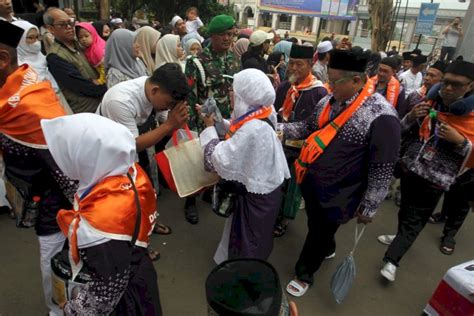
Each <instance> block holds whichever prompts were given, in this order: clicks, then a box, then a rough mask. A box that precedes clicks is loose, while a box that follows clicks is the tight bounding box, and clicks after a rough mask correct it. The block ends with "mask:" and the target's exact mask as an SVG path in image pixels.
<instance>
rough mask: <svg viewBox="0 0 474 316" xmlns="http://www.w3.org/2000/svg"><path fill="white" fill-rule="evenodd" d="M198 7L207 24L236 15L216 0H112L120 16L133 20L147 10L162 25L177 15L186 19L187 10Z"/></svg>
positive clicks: (113, 6)
mask: <svg viewBox="0 0 474 316" xmlns="http://www.w3.org/2000/svg"><path fill="white" fill-rule="evenodd" d="M189 7H197V8H198V9H199V15H200V17H201V19H202V20H203V21H204V22H205V23H206V22H209V21H210V20H211V19H212V17H214V16H216V15H219V14H228V15H234V12H233V10H232V8H231V7H228V6H223V5H221V4H219V3H217V1H216V0H197V1H196V0H148V1H144V0H135V1H128V0H112V8H113V9H114V11H116V12H117V13H118V14H120V15H122V16H123V17H125V18H127V19H129V20H130V19H131V17H132V16H133V13H134V12H135V11H136V10H138V9H145V10H146V11H147V12H148V13H150V14H152V15H154V16H155V17H156V18H157V19H158V20H159V21H160V22H161V23H162V25H165V24H166V23H168V22H170V21H171V19H172V18H173V16H174V15H175V14H179V15H180V16H181V17H183V18H185V13H186V9H187V8H189Z"/></svg>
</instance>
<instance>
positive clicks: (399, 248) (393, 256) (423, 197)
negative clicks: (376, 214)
mask: <svg viewBox="0 0 474 316" xmlns="http://www.w3.org/2000/svg"><path fill="white" fill-rule="evenodd" d="M400 189H401V193H402V201H401V207H400V211H399V212H398V230H397V236H396V237H395V239H394V240H393V242H392V244H391V245H390V246H389V247H388V249H387V252H386V253H385V257H384V261H385V262H391V263H393V264H394V265H396V266H398V264H399V262H400V260H401V259H402V257H403V256H404V255H405V253H406V252H407V251H408V249H410V247H411V246H412V245H413V243H414V242H415V240H416V238H417V237H418V234H419V233H420V232H421V231H422V230H423V228H424V227H425V225H426V223H428V219H429V218H430V216H431V214H432V213H433V211H434V209H435V208H436V205H437V204H438V202H439V199H440V198H441V196H442V195H443V190H441V189H440V188H438V187H436V186H435V185H433V184H432V183H431V182H429V181H427V180H425V179H423V178H421V177H419V176H418V175H416V174H414V173H412V172H411V171H406V170H404V171H403V172H402V174H401V177H400Z"/></svg>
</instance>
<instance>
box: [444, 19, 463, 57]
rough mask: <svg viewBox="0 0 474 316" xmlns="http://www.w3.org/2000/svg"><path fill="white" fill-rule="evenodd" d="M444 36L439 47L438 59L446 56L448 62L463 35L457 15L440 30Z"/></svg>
mask: <svg viewBox="0 0 474 316" xmlns="http://www.w3.org/2000/svg"><path fill="white" fill-rule="evenodd" d="M442 34H443V36H444V40H443V46H442V47H441V56H440V57H439V59H440V60H441V61H444V60H445V59H446V58H447V59H448V62H449V61H451V60H453V58H454V53H455V52H456V46H457V45H458V41H459V39H460V38H462V37H463V36H464V33H463V31H462V27H461V18H459V17H457V18H455V19H454V20H453V22H451V23H450V24H449V25H448V26H446V27H445V29H444V30H443V32H442Z"/></svg>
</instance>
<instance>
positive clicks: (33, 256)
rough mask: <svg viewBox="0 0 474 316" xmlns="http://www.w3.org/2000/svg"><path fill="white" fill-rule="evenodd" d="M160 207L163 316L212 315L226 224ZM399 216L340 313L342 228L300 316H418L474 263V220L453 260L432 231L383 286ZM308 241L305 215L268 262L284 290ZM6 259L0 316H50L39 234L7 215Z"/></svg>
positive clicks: (365, 242)
mask: <svg viewBox="0 0 474 316" xmlns="http://www.w3.org/2000/svg"><path fill="white" fill-rule="evenodd" d="M158 201H159V202H158V203H159V204H158V205H159V211H160V213H161V216H160V219H161V221H163V222H164V223H165V224H168V225H170V226H171V227H172V228H173V234H171V235H169V236H161V235H154V236H152V243H153V245H154V247H156V248H159V249H160V251H161V259H160V260H159V261H157V262H156V263H155V267H156V270H157V272H158V279H159V280H158V282H159V288H160V295H161V303H162V306H163V311H164V315H173V316H188V315H189V316H193V315H206V310H207V308H206V299H205V291H204V282H205V279H206V277H207V274H208V273H209V271H210V270H211V269H212V268H213V267H214V266H215V265H214V263H213V261H212V257H213V255H214V251H215V248H216V246H217V243H218V241H219V239H220V235H221V233H222V229H223V224H224V220H223V219H221V218H219V217H217V216H216V215H214V214H213V213H212V211H210V209H209V204H205V203H202V202H200V203H199V204H198V206H199V209H200V222H199V224H198V225H190V224H188V223H187V222H186V221H185V219H184V214H183V210H182V207H183V205H184V200H179V199H178V198H177V197H176V196H175V195H174V194H172V193H170V192H169V191H165V192H163V194H162V195H161V196H160V197H159V200H158ZM396 215H397V208H396V207H395V205H394V204H393V202H392V201H386V202H384V203H383V205H382V207H381V209H380V210H379V213H378V215H377V217H376V219H375V221H374V223H372V224H370V225H369V227H367V229H366V232H365V235H364V236H363V238H362V240H361V242H360V244H359V247H358V249H357V251H356V254H355V261H356V264H357V276H356V279H355V281H354V284H353V287H352V289H351V291H350V293H349V296H348V298H347V299H346V301H344V302H343V303H342V304H341V305H338V304H337V303H335V301H334V299H333V298H332V296H331V292H330V289H329V282H330V279H331V276H332V273H333V272H334V271H335V269H336V267H337V265H338V264H339V263H340V262H341V261H342V260H343V258H344V256H346V255H347V254H348V252H349V251H350V249H351V247H352V243H353V236H354V228H355V222H354V221H353V222H350V223H349V224H346V225H344V226H343V227H341V228H340V230H339V232H338V235H337V255H336V258H335V259H332V260H329V261H327V262H326V263H324V264H323V266H322V267H321V269H320V271H319V272H318V273H317V275H316V276H315V285H314V286H313V288H311V289H310V290H309V292H308V293H307V294H306V295H305V296H304V297H302V298H299V299H293V300H294V301H295V302H296V303H297V305H298V308H299V312H300V315H303V316H309V315H311V316H312V315H388V316H392V315H393V316H398V315H407V316H408V315H420V313H421V311H422V309H423V307H424V306H425V304H426V302H427V301H428V299H429V298H430V296H431V294H432V293H433V291H434V289H435V288H436V286H437V284H438V282H439V281H440V280H441V278H442V276H443V274H444V273H445V272H446V270H447V269H449V268H450V267H451V266H454V265H456V264H459V263H462V262H465V261H468V260H471V259H472V258H474V244H473V242H472V241H473V240H474V222H473V220H472V219H473V215H472V214H470V215H469V216H468V218H467V219H466V223H465V224H464V226H463V227H462V229H461V231H460V232H459V234H458V236H457V242H458V244H457V246H456V251H455V253H454V254H453V255H452V256H446V255H443V254H442V253H441V252H440V251H439V250H438V244H439V238H440V237H441V232H442V225H431V224H428V225H427V227H426V228H425V230H424V231H423V232H422V233H421V235H420V237H419V238H418V240H417V241H416V243H415V244H414V246H413V247H412V249H411V250H410V251H409V253H408V254H407V255H406V256H405V258H403V261H402V262H401V267H400V268H399V270H398V276H397V280H396V282H395V283H392V284H388V283H387V282H383V280H382V279H381V277H380V275H379V270H380V268H381V267H382V261H381V260H382V257H383V254H384V251H385V249H386V247H385V246H383V245H382V244H380V243H378V242H377V240H376V237H377V236H378V235H380V234H386V233H394V232H395V229H396V225H397V219H396ZM305 235H306V215H305V214H304V212H300V213H299V214H298V217H297V219H296V221H294V222H292V223H291V224H290V227H289V230H288V233H287V234H286V235H285V236H284V237H282V238H278V239H275V247H274V249H273V253H272V256H271V257H270V260H269V261H270V262H271V263H272V264H273V265H274V266H275V267H276V268H277V270H278V272H279V275H280V279H281V283H282V286H283V287H285V286H286V283H287V282H288V281H289V280H290V279H291V277H292V276H293V266H294V264H295V262H296V259H297V257H298V255H299V251H300V249H301V247H302V245H303V242H304V238H305ZM0 254H1V255H0V315H1V316H7V315H8V316H10V315H12V316H13V315H14V316H17V315H20V316H21V315H28V316H29V315H43V316H44V315H46V312H47V311H46V307H45V305H44V303H43V295H42V287H41V275H40V270H39V251H38V242H37V239H36V236H35V234H34V231H33V230H25V229H17V228H16V227H15V225H14V221H12V220H10V219H9V218H8V217H7V216H6V215H1V216H0Z"/></svg>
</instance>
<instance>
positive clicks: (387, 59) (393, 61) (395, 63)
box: [380, 57, 398, 70]
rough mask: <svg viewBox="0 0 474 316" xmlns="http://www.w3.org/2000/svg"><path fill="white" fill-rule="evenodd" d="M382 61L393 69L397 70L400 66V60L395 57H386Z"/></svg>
mask: <svg viewBox="0 0 474 316" xmlns="http://www.w3.org/2000/svg"><path fill="white" fill-rule="evenodd" d="M380 63H381V64H384V65H387V66H390V67H391V68H392V69H393V70H396V69H397V67H398V61H397V59H396V58H395V57H385V58H383V59H382V61H381V62H380Z"/></svg>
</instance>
